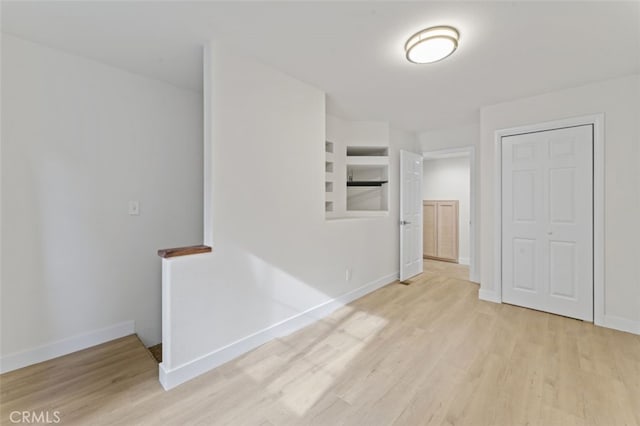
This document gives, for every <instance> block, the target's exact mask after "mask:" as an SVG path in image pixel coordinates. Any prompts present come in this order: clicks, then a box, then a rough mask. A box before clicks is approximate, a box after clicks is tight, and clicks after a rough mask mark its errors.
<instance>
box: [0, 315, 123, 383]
mask: <svg viewBox="0 0 640 426" xmlns="http://www.w3.org/2000/svg"><path fill="white" fill-rule="evenodd" d="M134 333H135V322H134V321H124V322H121V323H118V324H114V325H111V326H108V327H104V328H101V329H98V330H93V331H90V332H88V333H83V334H79V335H77V336H73V337H68V338H66V339H62V340H58V341H57V342H51V343H47V344H46V345H42V346H38V347H35V348H33V349H29V350H26V351H22V352H17V353H13V354H9V355H5V356H3V357H2V359H0V373H6V372H9V371H13V370H17V369H18V368H22V367H27V366H29V365H33V364H37V363H39V362H43V361H48V360H50V359H53V358H57V357H60V356H63V355H68V354H70V353H72V352H77V351H81V350H83V349H87V348H90V347H92V346H96V345H99V344H101V343H105V342H108V341H110V340H114V339H119V338H120V337H124V336H129V335H131V334H134Z"/></svg>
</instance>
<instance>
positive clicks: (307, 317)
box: [159, 272, 398, 390]
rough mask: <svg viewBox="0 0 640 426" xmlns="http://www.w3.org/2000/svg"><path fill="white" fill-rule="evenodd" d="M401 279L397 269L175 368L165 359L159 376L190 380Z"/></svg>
mask: <svg viewBox="0 0 640 426" xmlns="http://www.w3.org/2000/svg"><path fill="white" fill-rule="evenodd" d="M397 279H398V273H397V272H395V273H393V274H389V275H387V276H384V277H382V278H379V279H377V280H375V281H372V282H370V283H368V284H365V285H363V286H362V287H359V288H357V289H355V290H352V291H350V292H348V293H345V294H343V295H342V296H339V297H336V298H335V299H331V300H328V301H326V302H324V303H322V304H320V305H318V306H314V307H313V308H310V309H307V310H306V311H304V312H301V313H299V314H297V315H294V316H292V317H291V318H288V319H286V320H284V321H281V322H279V323H277V324H274V325H272V326H269V327H267V328H265V329H263V330H261V331H258V332H256V333H253V334H251V335H249V336H247V337H244V338H242V339H240V340H237V341H235V342H233V343H231V344H229V345H227V346H224V347H222V348H220V349H217V350H215V351H213V352H210V353H208V354H206V355H204V356H202V357H200V358H197V359H195V360H193V361H190V362H188V363H186V364H183V365H181V366H178V367H175V368H173V369H172V370H167V369H166V368H165V365H164V363H161V364H160V368H159V379H160V383H161V384H162V387H164V389H165V390H169V389H172V388H174V387H176V386H178V385H180V384H182V383H184V382H186V381H188V380H191V379H193V378H195V377H197V376H199V375H201V374H203V373H206V372H207V371H209V370H212V369H214V368H216V367H218V366H220V365H222V364H224V363H226V362H229V361H231V360H232V359H234V358H237V357H239V356H240V355H242V354H244V353H246V352H249V351H250V350H252V349H254V348H256V347H258V346H260V345H263V344H265V343H267V342H268V341H270V340H273V339H275V338H277V337H283V336H286V335H288V334H291V333H293V332H294V331H297V330H300V329H301V328H304V327H306V326H308V325H310V324H313V323H314V322H316V321H318V320H319V319H322V318H324V317H326V316H327V315H329V314H330V313H332V312H333V311H335V310H336V309H338V308H341V307H343V306H344V305H346V304H347V303H349V302H352V301H354V300H356V299H359V298H361V297H362V296H365V295H367V294H369V293H371V292H373V291H375V290H377V289H379V288H381V287H384V286H385V285H387V284H390V283H392V282H394V281H396V280H397Z"/></svg>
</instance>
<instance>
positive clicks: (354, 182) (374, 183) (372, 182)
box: [347, 180, 389, 186]
mask: <svg viewBox="0 0 640 426" xmlns="http://www.w3.org/2000/svg"><path fill="white" fill-rule="evenodd" d="M387 182H389V181H388V180H352V181H347V186H382V185H383V184H385V183H387Z"/></svg>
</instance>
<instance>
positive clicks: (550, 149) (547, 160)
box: [502, 125, 593, 321]
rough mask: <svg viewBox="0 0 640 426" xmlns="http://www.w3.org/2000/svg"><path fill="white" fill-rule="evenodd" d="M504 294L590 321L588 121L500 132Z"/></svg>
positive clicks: (505, 297) (509, 300)
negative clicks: (506, 133) (503, 134)
mask: <svg viewBox="0 0 640 426" xmlns="http://www.w3.org/2000/svg"><path fill="white" fill-rule="evenodd" d="M502 300H503V301H504V302H506V303H512V304H514V305H520V306H525V307H528V308H533V309H537V310H541V311H546V312H551V313H554V314H559V315H564V316H568V317H573V318H578V319H582V320H586V321H592V320H593V127H592V126H591V125H586V126H578V127H571V128H564V129H556V130H548V131H544V132H535V133H527V134H522V135H515V136H507V137H503V138H502Z"/></svg>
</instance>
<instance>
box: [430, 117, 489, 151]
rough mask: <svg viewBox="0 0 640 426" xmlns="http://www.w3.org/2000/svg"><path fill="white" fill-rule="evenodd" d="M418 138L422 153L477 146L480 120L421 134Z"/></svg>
mask: <svg viewBox="0 0 640 426" xmlns="http://www.w3.org/2000/svg"><path fill="white" fill-rule="evenodd" d="M418 138H419V140H420V148H422V152H428V151H438V150H442V149H451V148H460V147H466V146H477V145H478V143H479V141H480V120H479V119H478V121H474V122H472V123H463V124H461V125H459V126H456V127H447V128H443V129H435V130H430V131H427V132H422V133H420V134H419V135H418Z"/></svg>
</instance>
